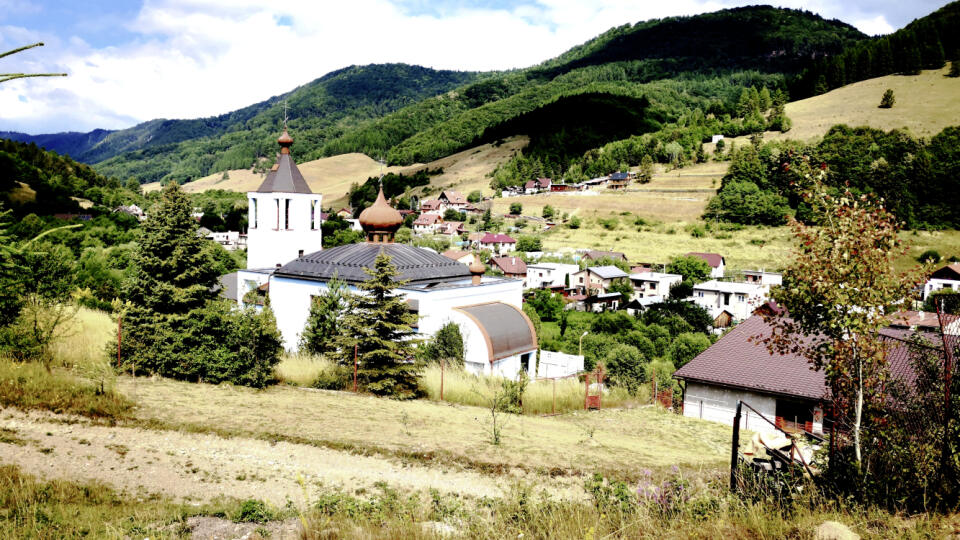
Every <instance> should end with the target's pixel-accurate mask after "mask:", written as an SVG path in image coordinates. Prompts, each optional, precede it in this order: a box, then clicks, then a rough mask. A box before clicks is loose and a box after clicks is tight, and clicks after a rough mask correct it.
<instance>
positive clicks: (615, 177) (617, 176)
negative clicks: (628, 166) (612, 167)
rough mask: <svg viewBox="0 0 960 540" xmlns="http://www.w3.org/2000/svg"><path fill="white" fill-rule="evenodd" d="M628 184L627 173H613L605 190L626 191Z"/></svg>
mask: <svg viewBox="0 0 960 540" xmlns="http://www.w3.org/2000/svg"><path fill="white" fill-rule="evenodd" d="M629 183H630V174H629V173H625V172H615V173H613V174H611V175H610V180H609V181H608V182H607V189H627V184H629Z"/></svg>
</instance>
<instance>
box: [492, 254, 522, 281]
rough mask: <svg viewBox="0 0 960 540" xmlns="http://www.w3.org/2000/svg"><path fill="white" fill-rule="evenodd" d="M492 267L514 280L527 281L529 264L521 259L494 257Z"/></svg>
mask: <svg viewBox="0 0 960 540" xmlns="http://www.w3.org/2000/svg"><path fill="white" fill-rule="evenodd" d="M490 266H493V267H494V268H497V269H498V270H500V271H501V272H503V275H504V276H506V277H508V278H513V279H527V263H525V262H523V259H521V258H520V257H493V258H491V259H490Z"/></svg>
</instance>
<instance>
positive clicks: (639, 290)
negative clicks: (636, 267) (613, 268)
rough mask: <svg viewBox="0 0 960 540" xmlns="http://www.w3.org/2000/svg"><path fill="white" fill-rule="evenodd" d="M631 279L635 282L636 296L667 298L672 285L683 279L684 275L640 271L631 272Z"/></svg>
mask: <svg viewBox="0 0 960 540" xmlns="http://www.w3.org/2000/svg"><path fill="white" fill-rule="evenodd" d="M630 281H632V282H633V290H634V293H633V297H634V298H637V299H640V298H657V297H659V298H666V297H667V296H669V295H670V287H673V286H674V285H676V284H677V283H680V282H681V281H683V276H681V275H679V274H664V273H661V272H640V273H638V274H630Z"/></svg>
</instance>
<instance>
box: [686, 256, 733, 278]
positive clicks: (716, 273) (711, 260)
mask: <svg viewBox="0 0 960 540" xmlns="http://www.w3.org/2000/svg"><path fill="white" fill-rule="evenodd" d="M687 257H700V258H701V259H703V260H705V261H707V264H709V265H710V277H712V278H722V277H723V269H724V267H725V266H726V265H727V261H726V259H724V258H723V255H721V254H719V253H698V252H695V251H691V252H690V253H687Z"/></svg>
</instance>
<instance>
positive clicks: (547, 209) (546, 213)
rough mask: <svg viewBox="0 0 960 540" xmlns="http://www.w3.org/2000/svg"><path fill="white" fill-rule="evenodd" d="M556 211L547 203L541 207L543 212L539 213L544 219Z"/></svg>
mask: <svg viewBox="0 0 960 540" xmlns="http://www.w3.org/2000/svg"><path fill="white" fill-rule="evenodd" d="M555 213H556V211H555V210H554V209H553V207H552V206H550V205H549V204H548V205H546V206H544V207H543V213H542V214H541V215H542V216H543V217H544V218H545V219H550V218H552V217H553V216H554V214H555Z"/></svg>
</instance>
